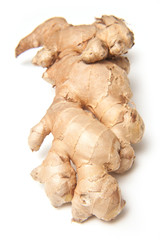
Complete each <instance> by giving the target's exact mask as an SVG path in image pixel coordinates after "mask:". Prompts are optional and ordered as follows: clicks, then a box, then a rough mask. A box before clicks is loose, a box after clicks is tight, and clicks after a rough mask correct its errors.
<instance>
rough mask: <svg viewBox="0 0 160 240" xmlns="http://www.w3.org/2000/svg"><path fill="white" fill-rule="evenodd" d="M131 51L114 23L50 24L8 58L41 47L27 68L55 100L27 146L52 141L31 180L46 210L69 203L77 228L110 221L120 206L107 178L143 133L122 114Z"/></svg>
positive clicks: (129, 36) (134, 117) (135, 117)
mask: <svg viewBox="0 0 160 240" xmlns="http://www.w3.org/2000/svg"><path fill="white" fill-rule="evenodd" d="M133 44H134V35H133V33H132V32H131V31H130V29H129V28H128V27H127V26H126V24H125V22H124V21H123V20H122V19H119V18H116V17H114V16H107V15H104V16H102V17H101V18H96V21H95V22H94V23H93V24H91V25H79V26H73V25H70V24H68V23H67V22H66V20H65V19H63V18H52V19H49V20H47V21H46V22H44V23H42V24H41V25H39V26H38V27H37V28H36V29H35V30H34V31H33V32H32V33H31V34H29V35H28V36H27V37H25V38H24V39H22V40H21V41H20V42H19V44H18V46H17V48H16V51H15V54H16V56H18V55H20V54H21V53H22V52H24V51H26V50H27V49H29V48H33V47H39V46H43V48H42V49H41V50H40V51H38V53H37V54H36V56H35V57H34V58H33V60H32V62H33V63H34V64H36V65H40V66H42V67H45V68H47V69H46V71H45V72H44V74H43V78H44V79H45V80H46V81H48V82H49V83H50V84H51V85H52V86H55V87H56V97H55V99H54V101H53V103H52V105H51V106H50V108H49V109H48V111H47V113H46V114H45V116H44V117H43V118H42V120H41V121H40V122H39V123H38V124H37V125H36V126H34V127H33V128H32V129H31V132H30V135H29V139H28V142H29V146H30V148H31V150H32V151H37V150H39V148H40V146H41V144H42V142H43V140H44V138H45V137H46V136H47V135H48V134H50V133H52V134H53V136H54V140H53V143H52V147H51V149H50V151H49V153H48V155H47V157H46V159H45V160H44V161H43V163H42V164H41V165H40V166H39V167H37V168H36V169H34V170H33V171H32V173H31V175H32V177H33V178H34V179H35V180H37V181H39V182H41V183H43V184H44V186H45V191H46V194H47V196H48V197H49V199H50V201H51V203H52V205H53V206H55V207H59V206H61V205H62V204H64V203H66V202H72V215H73V220H74V221H77V222H83V221H85V220H86V219H88V218H89V217H91V216H92V215H95V216H96V217H97V218H99V219H102V220H105V221H110V220H112V219H114V218H115V217H116V216H117V215H118V214H119V213H120V212H121V210H122V209H123V207H124V205H125V201H124V200H123V199H122V197H121V193H120V189H119V187H118V183H117V181H116V179H115V178H113V177H112V176H111V175H110V174H109V173H110V172H115V173H124V172H126V171H128V170H129V169H130V168H131V167H132V165H133V162H134V158H135V153H134V150H133V147H132V145H131V144H135V143H138V142H139V141H140V140H141V138H142V136H143V132H144V123H143V120H142V118H141V117H140V115H139V114H138V112H137V111H136V109H135V108H132V107H131V106H130V103H131V98H132V92H131V89H130V84H129V79H128V77H127V74H128V73H129V70H130V64H129V61H128V59H127V58H126V57H124V56H123V54H125V53H126V52H127V51H128V50H129V49H130V48H131V47H132V46H133ZM70 161H72V162H73V164H74V165H75V166H76V172H75V170H74V169H73V168H72V166H71V163H70ZM76 173H77V179H76Z"/></svg>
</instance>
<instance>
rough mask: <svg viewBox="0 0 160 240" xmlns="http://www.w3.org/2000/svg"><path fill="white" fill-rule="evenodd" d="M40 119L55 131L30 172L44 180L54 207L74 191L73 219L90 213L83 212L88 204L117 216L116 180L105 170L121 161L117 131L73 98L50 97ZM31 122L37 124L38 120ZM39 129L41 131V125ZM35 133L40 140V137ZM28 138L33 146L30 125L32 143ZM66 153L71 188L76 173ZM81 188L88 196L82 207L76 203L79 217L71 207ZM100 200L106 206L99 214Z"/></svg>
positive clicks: (108, 216)
mask: <svg viewBox="0 0 160 240" xmlns="http://www.w3.org/2000/svg"><path fill="white" fill-rule="evenodd" d="M42 121H43V122H44V121H45V123H47V124H48V127H49V129H50V131H51V132H52V134H53V135H54V141H53V146H52V149H51V151H50V152H49V154H48V156H47V158H46V159H45V160H44V162H43V163H42V165H41V166H39V167H38V168H36V169H35V170H33V171H32V174H31V175H32V177H33V178H34V179H35V180H38V181H40V182H41V183H44V184H45V190H46V193H47V195H48V197H49V198H50V200H51V202H52V204H53V205H54V206H56V207H57V206H60V205H62V204H64V203H65V202H68V201H71V199H72V197H73V193H74V198H73V201H72V205H73V218H74V220H75V221H83V220H85V219H87V218H88V217H89V216H87V217H86V215H85V212H86V211H88V208H89V209H90V210H89V215H95V216H97V217H98V218H100V219H104V220H106V221H109V220H110V219H113V218H114V217H116V215H117V214H119V213H120V211H121V210H122V208H123V204H122V202H123V201H122V199H121V194H120V191H119V188H118V185H117V182H116V180H115V179H113V178H112V177H111V176H109V175H108V174H107V172H108V171H116V170H117V169H119V167H120V162H121V160H120V156H119V151H120V144H119V142H118V140H117V138H116V136H115V135H114V134H113V133H112V132H111V131H110V130H107V129H106V128H105V126H104V125H103V124H101V123H100V122H99V121H98V120H96V119H95V118H93V117H92V116H91V115H90V114H88V113H87V112H85V111H84V110H82V109H81V107H80V106H79V105H78V104H75V103H71V102H67V101H65V100H64V99H57V100H55V101H54V103H53V104H52V105H51V107H50V108H49V109H48V111H47V113H46V115H45V116H44V118H43V119H42ZM64 122H67V123H68V124H67V125H66V124H64ZM36 126H41V122H40V123H39V124H37V125H36ZM33 129H37V127H34V128H33ZM41 132H42V137H44V135H43V131H41ZM73 132H74V135H73ZM32 138H33V140H32ZM36 139H37V141H38V145H39V139H38V138H36ZM84 139H86V140H87V141H84ZM108 139H110V141H108ZM33 142H34V146H36V144H35V131H31V134H30V136H29V144H30V145H31V148H32V149H33ZM36 149H37V148H36V147H35V150H36ZM68 156H69V158H68ZM69 159H71V160H72V161H73V163H74V164H75V166H76V169H77V177H78V182H77V186H76V190H75V191H74V188H75V173H74V171H73V169H72V168H71V165H70V163H69ZM96 189H97V193H96ZM100 189H101V190H100ZM92 191H93V193H91V192H92ZM94 191H95V193H94ZM100 191H102V192H101V194H100ZM84 193H85V196H86V197H87V198H90V203H88V204H87V205H84V206H83V207H82V209H81V208H79V211H81V210H82V211H81V219H80V218H78V217H77V216H76V213H75V211H77V210H75V209H76V206H77V205H79V200H78V199H79V198H82V196H84ZM103 197H104V199H103ZM112 198H113V199H114V201H113V200H112ZM102 199H103V200H102ZM99 204H100V206H101V208H102V207H103V206H104V207H106V211H105V214H104V215H103V214H102V213H100V210H98V208H99V207H100V206H99ZM98 206H99V207H98ZM84 208H85V210H83V209H84ZM98 211H99V213H98Z"/></svg>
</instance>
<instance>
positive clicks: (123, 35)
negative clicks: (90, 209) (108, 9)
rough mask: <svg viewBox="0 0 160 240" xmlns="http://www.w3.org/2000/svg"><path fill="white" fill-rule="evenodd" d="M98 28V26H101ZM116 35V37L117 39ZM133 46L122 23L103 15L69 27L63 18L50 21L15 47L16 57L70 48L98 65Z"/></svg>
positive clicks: (60, 51)
mask: <svg viewBox="0 0 160 240" xmlns="http://www.w3.org/2000/svg"><path fill="white" fill-rule="evenodd" d="M100 26H101V27H100ZM117 36H118V37H117ZM133 43H134V36H133V33H132V32H131V31H130V29H129V28H128V27H127V26H126V24H125V23H124V21H122V20H121V19H118V18H115V17H113V16H106V15H104V16H102V18H100V19H99V20H96V21H95V22H94V23H93V24H91V25H79V26H73V25H69V24H68V23H67V22H66V20H65V19H64V18H51V19H49V20H47V21H46V22H44V23H42V24H41V25H39V26H38V27H37V28H36V29H35V30H34V31H33V32H32V33H31V34H29V35H28V36H26V37H25V38H23V39H22V40H21V41H20V43H19V44H18V46H17V48H16V52H15V54H16V56H18V55H20V54H21V53H22V52H24V51H26V50H28V49H30V48H34V47H39V46H44V47H45V48H47V49H48V50H51V52H53V53H55V52H56V53H57V56H56V55H55V56H56V57H57V58H59V56H58V54H61V53H63V51H65V50H67V49H69V50H71V51H73V52H78V53H79V54H81V53H82V56H81V59H82V60H84V61H85V62H87V63H92V62H97V61H99V60H103V59H105V58H106V57H107V56H110V57H111V56H116V57H117V56H120V55H122V54H124V53H126V52H127V51H128V49H130V48H131V47H132V45H133Z"/></svg>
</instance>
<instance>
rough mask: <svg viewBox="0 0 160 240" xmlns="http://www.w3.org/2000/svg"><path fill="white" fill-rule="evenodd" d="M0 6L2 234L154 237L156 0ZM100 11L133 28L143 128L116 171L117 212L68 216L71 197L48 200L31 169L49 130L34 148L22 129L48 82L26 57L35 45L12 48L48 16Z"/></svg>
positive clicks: (159, 81)
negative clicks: (109, 217)
mask: <svg viewBox="0 0 160 240" xmlns="http://www.w3.org/2000/svg"><path fill="white" fill-rule="evenodd" d="M0 9H1V14H0V18H1V19H0V43H1V44H0V46H1V50H0V84H1V86H0V104H1V105H0V112H1V118H0V121H1V124H0V137H1V138H0V139H1V143H0V146H1V148H0V149H1V151H0V153H1V155H0V158H1V159H0V221H1V223H0V239H3V240H6V239H7V240H8V239H17V240H20V239H23V240H28V239H30V240H32V239H39V240H41V239H46V240H50V239H71V240H72V239H74V240H75V239H113V240H115V239H123V240H126V239H131V240H132V239H135V238H136V239H154V240H158V239H160V195H159V191H160V177H159V175H160V173H159V171H160V141H159V135H160V124H159V123H160V114H159V112H160V106H159V105H160V74H159V73H160V61H159V55H160V35H159V33H160V15H159V12H160V2H159V1H158V0H157V1H156V0H152V1H147V0H146V1H140V0H135V1H129V0H126V1H124V0H119V1H118V0H117V1H114V0H112V1H107V0H106V1H102V0H98V1H95V3H93V1H87V0H81V1H67V0H66V1H62V0H58V1H54V0H52V1H49V0H44V1H41V0H39V1H34V0H32V1H31V0H28V1H27V0H26V1H23V0H21V1H20V0H14V1H11V0H10V1H7V0H6V1H3V3H1V6H0ZM102 14H108V15H109V14H113V15H116V16H117V17H121V18H124V19H125V20H126V21H127V23H128V24H129V27H130V28H131V29H132V30H133V31H134V33H135V43H136V44H135V46H134V47H133V49H132V50H131V51H130V53H129V55H128V57H129V58H130V61H131V72H130V74H129V78H130V82H131V87H132V90H133V93H134V97H133V100H134V101H135V103H136V106H137V109H138V111H139V113H140V114H141V116H142V117H143V119H144V121H145V126H146V130H145V135H144V138H143V141H142V142H141V143H140V144H137V145H136V146H135V150H136V156H137V157H136V163H135V165H134V167H133V168H132V170H131V171H129V172H128V173H126V174H124V175H122V176H118V177H117V178H118V181H119V185H120V187H121V190H122V195H123V198H124V199H125V200H126V201H127V205H126V207H125V209H124V211H123V212H122V214H121V215H119V216H118V218H117V219H116V220H114V221H112V222H109V223H105V222H103V221H101V220H98V219H96V218H91V219H89V220H88V221H86V222H85V223H83V224H78V223H73V222H71V217H72V216H71V206H70V205H68V206H65V207H62V208H60V209H55V208H53V207H52V206H51V204H50V202H49V200H48V198H47V196H46V195H45V193H44V190H43V187H42V186H41V185H40V184H38V183H37V182H35V181H33V180H32V178H31V177H30V171H31V170H32V169H33V168H34V167H36V166H37V165H39V164H40V163H41V162H42V160H43V159H44V158H45V156H46V154H47V151H48V150H49V147H50V144H51V141H52V136H49V137H48V138H47V139H46V140H45V142H44V144H43V146H42V148H41V149H40V151H39V152H37V153H32V152H31V151H30V149H29V147H28V144H27V137H28V134H29V130H30V128H31V127H32V126H33V125H35V124H36V123H37V122H38V121H39V120H40V119H41V117H42V116H43V115H44V114H45V111H46V110H47V108H48V107H49V105H50V104H51V102H52V99H53V97H54V90H53V89H52V88H51V86H50V85H49V84H48V83H46V82H45V81H44V80H42V78H41V75H42V73H43V72H44V69H42V68H40V67H35V66H33V65H32V64H31V58H32V57H33V56H34V55H35V53H36V51H37V50H35V49H34V50H29V51H27V52H26V53H24V54H23V55H21V56H20V57H19V58H18V59H15V57H14V49H15V47H16V45H17V44H18V42H19V40H20V39H21V38H22V37H24V36H25V35H27V34H28V33H30V32H31V31H32V30H33V29H34V28H35V27H36V26H37V25H39V24H40V23H41V22H43V21H44V20H46V19H48V18H50V17H53V16H63V17H65V18H66V19H67V21H68V22H69V23H72V24H82V23H85V24H87V23H92V22H93V21H94V17H100V16H101V15H102Z"/></svg>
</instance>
